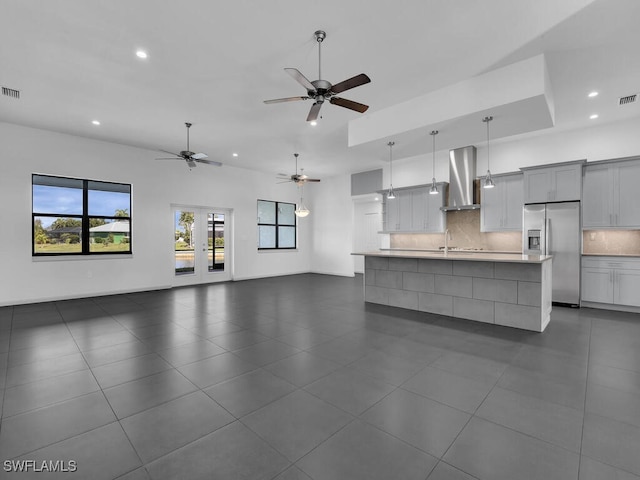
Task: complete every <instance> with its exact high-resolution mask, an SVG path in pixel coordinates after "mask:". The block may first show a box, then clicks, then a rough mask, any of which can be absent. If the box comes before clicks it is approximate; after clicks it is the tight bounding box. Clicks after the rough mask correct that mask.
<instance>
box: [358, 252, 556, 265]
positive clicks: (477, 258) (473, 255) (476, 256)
mask: <svg viewBox="0 0 640 480" xmlns="http://www.w3.org/2000/svg"><path fill="white" fill-rule="evenodd" d="M351 255H364V256H365V257H395V258H421V259H434V260H435V259H440V260H442V259H446V260H467V261H474V262H504V263H507V262H513V263H542V262H546V261H547V260H551V258H552V255H522V254H521V253H492V252H463V251H453V252H447V253H444V252H426V251H416V250H373V251H370V252H354V253H352V254H351Z"/></svg>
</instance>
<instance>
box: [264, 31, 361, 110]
mask: <svg viewBox="0 0 640 480" xmlns="http://www.w3.org/2000/svg"><path fill="white" fill-rule="evenodd" d="M315 36H316V40H317V41H318V80H314V81H313V82H310V81H309V80H308V79H307V77H305V76H304V75H303V74H302V73H300V71H299V70H298V69H296V68H285V69H284V71H285V72H287V73H288V74H289V75H291V76H292V77H293V78H294V80H296V81H297V82H298V83H299V84H300V85H302V86H303V87H304V88H305V90H306V91H307V95H306V96H303V97H287V98H276V99H274V100H265V101H264V103H282V102H293V101H296V100H309V99H313V105H312V106H311V110H310V111H309V115H308V116H307V122H312V121H314V120H316V119H317V118H318V114H319V113H320V107H322V104H323V103H324V101H325V100H329V103H332V104H334V105H338V106H339V107H344V108H348V109H350V110H355V111H356V112H360V113H364V112H366V111H367V109H368V108H369V106H368V105H363V104H362V103H358V102H354V101H353V100H347V99H346V98H340V97H336V96H335V95H337V94H339V93H342V92H344V91H346V90H349V89H351V88H355V87H359V86H360V85H364V84H366V83H369V82H370V81H371V79H370V78H369V77H368V76H367V75H365V74H364V73H361V74H360V75H356V76H355V77H351V78H349V79H347V80H344V81H342V82H340V83H336V84H335V85H332V84H331V83H329V82H328V81H326V80H322V69H321V67H322V63H321V60H322V57H321V53H322V48H321V47H322V41H323V40H324V39H325V38H326V37H327V34H326V33H325V32H324V31H322V30H318V31H316V32H315Z"/></svg>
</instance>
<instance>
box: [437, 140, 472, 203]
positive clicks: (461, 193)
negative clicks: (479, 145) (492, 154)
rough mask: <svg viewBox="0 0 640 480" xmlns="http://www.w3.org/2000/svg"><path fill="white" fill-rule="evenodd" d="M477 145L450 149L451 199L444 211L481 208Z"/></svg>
mask: <svg viewBox="0 0 640 480" xmlns="http://www.w3.org/2000/svg"><path fill="white" fill-rule="evenodd" d="M476 185H477V182H476V147H474V146H473V145H471V146H468V147H462V148H456V149H455V150H450V151H449V199H448V202H447V206H446V207H443V208H442V209H443V210H444V211H450V210H475V209H478V208H480V204H479V203H478V202H477V201H476V199H477V198H478V195H477V188H476Z"/></svg>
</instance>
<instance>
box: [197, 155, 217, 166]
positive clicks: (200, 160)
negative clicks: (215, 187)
mask: <svg viewBox="0 0 640 480" xmlns="http://www.w3.org/2000/svg"><path fill="white" fill-rule="evenodd" d="M191 158H193V157H191ZM193 161H194V162H198V163H205V164H207V165H213V166H215V167H221V166H222V163H220V162H216V161H215V160H205V159H203V158H193Z"/></svg>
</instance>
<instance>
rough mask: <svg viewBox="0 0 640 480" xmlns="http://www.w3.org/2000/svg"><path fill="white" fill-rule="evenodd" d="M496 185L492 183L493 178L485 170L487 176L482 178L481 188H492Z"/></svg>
mask: <svg viewBox="0 0 640 480" xmlns="http://www.w3.org/2000/svg"><path fill="white" fill-rule="evenodd" d="M495 186H496V184H495V183H493V178H491V172H490V171H489V170H487V176H486V177H485V178H484V184H483V185H482V187H483V188H493V187H495Z"/></svg>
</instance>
